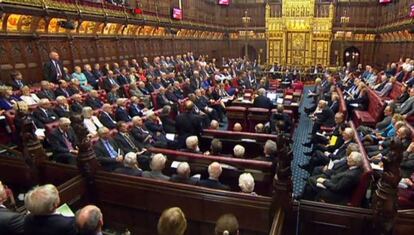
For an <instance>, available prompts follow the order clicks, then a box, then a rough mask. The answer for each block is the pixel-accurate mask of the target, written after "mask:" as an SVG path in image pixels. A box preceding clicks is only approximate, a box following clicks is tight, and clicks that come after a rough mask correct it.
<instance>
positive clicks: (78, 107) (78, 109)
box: [70, 102, 83, 114]
mask: <svg viewBox="0 0 414 235" xmlns="http://www.w3.org/2000/svg"><path fill="white" fill-rule="evenodd" d="M82 109H83V106H82V104H81V103H79V102H72V104H71V105H70V110H72V112H74V113H78V114H79V113H82Z"/></svg>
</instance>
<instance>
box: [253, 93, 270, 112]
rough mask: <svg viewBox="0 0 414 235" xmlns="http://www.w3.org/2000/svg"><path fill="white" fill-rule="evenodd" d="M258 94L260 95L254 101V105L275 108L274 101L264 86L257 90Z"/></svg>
mask: <svg viewBox="0 0 414 235" xmlns="http://www.w3.org/2000/svg"><path fill="white" fill-rule="evenodd" d="M257 94H258V96H257V97H256V98H254V101H253V107H256V108H264V109H271V108H273V104H272V101H271V100H270V99H269V97H267V96H266V90H265V89H264V88H260V89H259V90H257Z"/></svg>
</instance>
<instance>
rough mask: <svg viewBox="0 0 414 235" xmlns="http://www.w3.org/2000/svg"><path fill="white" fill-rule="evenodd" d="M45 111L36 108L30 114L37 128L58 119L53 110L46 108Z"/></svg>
mask: <svg viewBox="0 0 414 235" xmlns="http://www.w3.org/2000/svg"><path fill="white" fill-rule="evenodd" d="M46 113H47V115H46ZM46 113H45V112H43V111H42V110H40V108H37V109H36V110H35V111H33V114H32V115H33V117H34V121H35V124H36V126H37V127H38V128H44V126H45V124H47V123H51V122H54V121H57V120H58V115H57V114H56V113H55V112H54V111H53V110H51V109H49V110H46Z"/></svg>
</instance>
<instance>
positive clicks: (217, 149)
mask: <svg viewBox="0 0 414 235" xmlns="http://www.w3.org/2000/svg"><path fill="white" fill-rule="evenodd" d="M222 149H223V144H222V143H221V141H220V140H219V139H213V140H212V141H211V144H210V151H206V152H204V155H214V156H219V155H222V154H221V150H222Z"/></svg>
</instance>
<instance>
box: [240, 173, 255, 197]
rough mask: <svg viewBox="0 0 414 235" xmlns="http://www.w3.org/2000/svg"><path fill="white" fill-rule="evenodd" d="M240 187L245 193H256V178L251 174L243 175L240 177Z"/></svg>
mask: <svg viewBox="0 0 414 235" xmlns="http://www.w3.org/2000/svg"><path fill="white" fill-rule="evenodd" d="M239 187H240V189H241V191H242V192H244V193H251V192H253V191H254V178H253V176H252V174H250V173H243V174H241V175H240V176H239Z"/></svg>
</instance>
